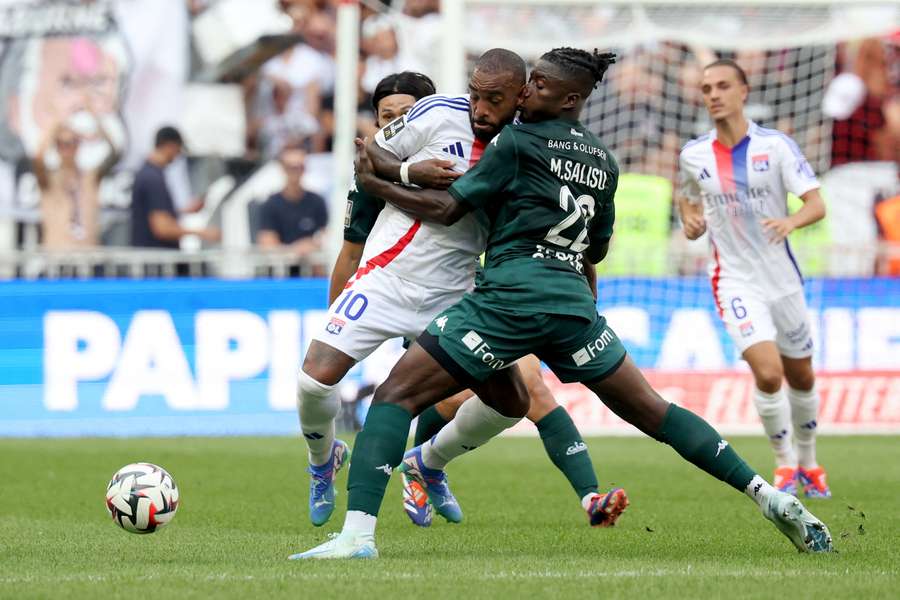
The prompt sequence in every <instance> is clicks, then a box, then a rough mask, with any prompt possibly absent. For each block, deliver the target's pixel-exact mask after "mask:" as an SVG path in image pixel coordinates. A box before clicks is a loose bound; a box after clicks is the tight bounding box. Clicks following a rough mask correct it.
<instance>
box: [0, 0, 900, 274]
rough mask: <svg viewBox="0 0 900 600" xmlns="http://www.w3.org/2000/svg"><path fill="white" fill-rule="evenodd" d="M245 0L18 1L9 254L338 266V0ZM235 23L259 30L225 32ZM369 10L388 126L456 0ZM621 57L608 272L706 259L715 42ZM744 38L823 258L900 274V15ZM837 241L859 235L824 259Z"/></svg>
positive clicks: (591, 115)
mask: <svg viewBox="0 0 900 600" xmlns="http://www.w3.org/2000/svg"><path fill="white" fill-rule="evenodd" d="M241 3H242V0H187V1H186V3H185V0H159V3H158V4H156V5H154V4H153V3H152V0H118V2H117V0H107V1H105V2H103V1H99V0H98V1H96V2H43V3H35V2H31V1H30V0H18V1H17V0H5V2H2V3H0V11H5V13H4V15H3V16H4V19H3V20H4V21H5V23H6V24H5V25H2V26H0V45H2V47H3V54H2V61H0V109H2V110H3V111H4V115H5V117H6V123H5V124H4V126H3V127H2V129H0V146H2V147H3V148H2V150H0V159H2V160H3V161H4V164H3V167H2V169H0V219H3V218H4V215H6V217H7V220H8V221H9V222H10V223H12V224H13V226H12V227H11V229H10V233H9V234H8V235H7V236H6V238H5V240H4V237H3V236H0V244H4V245H5V246H6V247H4V248H0V252H3V251H4V250H7V249H10V250H11V249H21V250H26V251H27V250H33V249H36V248H44V249H46V250H50V251H58V252H67V251H71V250H73V249H90V248H97V247H101V246H108V247H123V246H129V245H131V246H140V247H147V248H155V249H178V248H181V249H184V250H192V249H198V248H200V247H213V248H214V247H217V245H218V244H220V243H222V241H223V240H224V241H225V242H228V243H230V245H231V246H232V247H241V246H242V245H243V247H247V248H257V249H260V251H261V252H262V251H264V252H279V253H281V254H282V255H287V256H289V257H290V260H291V261H294V262H296V263H297V264H298V265H306V267H308V268H303V269H295V270H293V271H292V272H293V273H295V274H311V275H323V274H326V273H327V270H328V265H327V264H325V263H326V260H325V258H324V254H323V253H322V251H321V250H322V244H323V236H324V232H325V230H326V227H327V225H328V223H329V218H330V220H331V222H332V223H335V222H337V223H338V225H340V224H341V222H342V219H340V217H342V211H343V206H334V205H332V204H331V202H330V197H331V193H332V191H333V190H332V189H331V175H330V174H331V170H332V162H331V160H332V159H331V149H332V137H333V134H334V125H335V117H334V110H333V108H334V88H335V76H336V64H335V50H336V14H337V12H336V11H337V5H338V4H339V3H338V1H337V0H278V1H277V2H275V1H274V0H253V1H250V2H246V1H244V2H243V4H244V5H245V6H244V10H243V12H242V11H241V10H237V9H236V8H235V7H236V6H238V5H239V4H241ZM162 4H166V8H165V9H162V8H160V7H161V6H162ZM122 5H127V6H125V8H123V7H122ZM229 5H230V6H229ZM48 6H49V7H52V6H57V7H64V8H66V7H68V8H71V9H72V10H73V11H75V10H80V11H81V12H77V13H72V14H69V15H68V17H72V16H73V15H76V16H77V17H78V19H81V20H80V21H78V19H76V20H75V21H73V22H78V23H81V24H80V25H78V27H80V28H81V29H76V28H74V27H75V26H74V25H67V26H65V27H62V26H60V25H59V22H58V20H57V21H54V18H57V19H58V17H54V16H53V14H50V13H49V12H48V11H50V8H48ZM73 7H74V8H73ZM263 8H265V10H263ZM60 10H62V9H60ZM29 11H31V12H29ZM104 11H105V12H104ZM141 11H144V12H143V13H141ZM160 11H163V15H162V17H159V15H158V14H157V13H159V12H160ZM36 15H37V16H40V17H41V18H43V19H45V22H46V23H45V26H44V27H43V29H41V28H39V27H37V25H34V24H33V23H34V22H38V21H39V20H35V19H34V18H33V17H35V16H36ZM234 15H237V17H235V16H234ZM151 17H153V19H151ZM229 18H230V19H232V20H233V19H235V18H238V19H241V18H243V19H246V20H247V21H246V29H247V30H248V31H251V32H257V33H259V34H260V35H258V36H256V37H254V38H252V39H247V40H231V42H232V43H231V45H230V46H228V45H222V40H221V37H222V35H221V33H220V32H221V31H223V30H224V29H223V27H224V25H223V23H225V22H226V21H227V19H229ZM360 18H361V28H360V29H361V38H360V67H359V111H358V119H357V129H358V131H359V133H360V135H371V134H372V133H373V132H374V117H373V114H372V108H371V106H370V94H371V92H372V90H373V89H374V87H375V85H376V84H377V82H378V81H379V80H380V79H381V78H382V77H384V76H385V75H388V74H390V73H393V72H397V71H403V70H413V71H420V72H423V73H426V74H428V75H430V76H432V78H435V79H437V77H436V75H437V73H438V69H439V64H440V57H439V56H438V52H439V48H440V47H441V33H442V32H441V15H440V0H393V1H392V2H379V1H377V0H371V1H368V0H367V1H365V2H362V3H361V15H360ZM29 19H31V21H29ZM91 19H94V21H91ZM154 19H155V20H154ZM70 21H71V19H70ZM251 21H252V22H251ZM134 22H138V24H137V25H136V24H135V23H134ZM111 24H115V26H114V27H113V25H111ZM16 27H18V29H16ZM60 28H62V30H60ZM67 28H68V29H67ZM217 28H218V29H217ZM233 29H241V28H240V27H237V28H233ZM139 30H142V31H146V32H149V33H145V34H144V37H143V38H142V37H141V36H140V35H139V34H138V33H137V32H138V31H139ZM220 46H221V47H220ZM235 47H237V48H239V50H238V51H233V50H232V49H233V48H235ZM273 48H274V49H275V50H276V51H273ZM547 49H549V47H548V48H547ZM620 52H621V54H622V55H621V59H620V60H619V62H618V63H617V64H616V65H615V66H614V67H613V68H611V69H610V71H609V75H608V81H606V82H605V83H604V85H602V86H601V87H600V88H599V89H598V91H597V92H596V94H595V97H594V98H592V100H591V102H590V103H589V105H588V108H587V111H586V113H585V115H584V120H585V121H586V123H587V124H588V126H590V127H592V128H593V129H594V130H595V131H597V133H599V134H600V136H601V139H603V140H604V141H605V142H606V143H607V144H608V145H610V146H611V147H612V148H613V150H614V152H615V153H616V155H617V157H618V158H619V162H620V164H621V167H622V171H623V173H626V174H627V175H628V177H626V178H625V179H623V183H624V185H622V186H621V189H620V194H619V196H618V198H617V210H618V211H619V215H620V217H619V221H618V224H617V225H618V228H617V236H618V237H619V238H620V239H621V245H620V247H621V248H622V250H620V252H619V254H620V256H621V257H622V259H621V262H620V263H618V264H617V263H615V261H613V262H612V263H611V266H610V267H609V273H612V274H617V273H618V274H626V273H637V274H649V275H653V274H669V273H673V272H675V273H684V274H688V273H697V272H699V271H700V270H701V269H702V260H700V259H699V257H700V255H701V254H702V251H701V250H699V249H698V248H699V247H698V246H693V247H692V246H691V245H689V244H687V243H686V241H685V240H684V239H683V236H681V234H680V232H679V231H678V220H677V215H674V214H673V210H672V201H673V197H672V194H673V182H674V181H675V179H676V168H677V156H678V151H679V149H680V147H681V146H682V145H683V144H684V143H685V142H686V141H687V140H688V139H690V138H691V137H696V136H697V135H699V134H701V133H703V132H704V131H706V130H708V129H709V128H710V127H711V123H709V122H708V120H707V118H706V113H705V110H704V108H703V105H702V98H701V96H700V91H699V82H700V77H701V73H702V66H703V65H704V64H706V63H708V62H710V61H711V60H713V59H714V58H715V57H716V56H717V55H716V54H715V53H714V52H712V51H710V50H709V49H706V48H700V47H689V46H685V45H680V44H668V43H657V44H652V45H647V46H642V47H637V48H628V49H620ZM719 55H722V54H721V53H720V54H719ZM725 55H726V56H729V57H733V58H735V59H736V60H737V61H738V62H739V63H740V64H741V65H742V66H743V68H744V69H746V71H747V73H748V76H749V79H750V85H751V90H752V91H751V95H750V98H749V100H748V110H747V113H748V116H749V117H751V118H753V119H755V120H757V121H759V122H760V123H761V124H763V125H765V126H769V127H776V128H778V129H780V130H782V131H785V132H786V133H789V134H790V135H792V136H794V137H795V138H796V139H797V141H798V143H799V144H800V146H801V148H803V149H804V151H805V152H806V154H807V156H808V158H809V159H810V161H811V162H812V164H813V165H814V167H815V168H816V170H817V172H819V173H820V176H821V178H822V181H823V184H824V186H825V193H826V197H827V199H828V207H829V211H830V214H829V218H828V220H827V222H826V223H825V224H823V225H822V226H821V227H819V228H818V229H817V230H813V231H812V232H811V233H809V234H808V241H809V243H810V244H811V248H812V251H810V252H808V254H809V256H810V257H811V258H810V261H811V264H812V271H813V274H817V273H818V274H831V275H871V274H891V275H900V256H897V255H892V254H891V253H890V252H888V253H884V252H879V251H878V250H877V248H878V247H879V244H881V245H880V247H882V248H883V247H890V244H891V243H893V244H898V245H900V186H898V179H897V169H898V165H900V30H898V31H897V32H896V33H895V34H894V35H892V36H886V37H883V38H870V39H864V40H857V41H852V42H846V43H841V44H838V45H836V46H828V47H823V46H811V47H806V48H799V49H784V50H782V51H741V52H736V53H731V54H728V53H726V54H725ZM260 57H264V60H263V59H261V58H260ZM176 64H177V65H181V66H178V67H175V66H173V65H176ZM223 83H224V84H227V85H221V84H223ZM185 90H186V91H185ZM439 91H441V92H446V93H454V94H455V93H462V92H464V90H439ZM185 107H187V108H185ZM216 115H219V116H218V117H217V116H216ZM222 115H224V117H223V116H222ZM229 115H230V118H229ZM336 216H337V217H338V218H337V219H336V218H335V217H336ZM648 246H651V247H653V248H654V249H655V250H654V252H655V253H654V252H649V253H647V252H642V251H641V249H645V248H647V247H648ZM826 246H827V247H831V248H844V249H845V250H842V251H841V252H839V253H837V254H838V256H836V257H835V258H834V259H832V260H827V259H822V260H820V261H819V262H818V263H817V262H816V258H815V256H816V255H817V254H818V252H817V248H823V247H826ZM614 247H615V246H614ZM860 249H862V250H860ZM657 250H658V252H656V251H657ZM635 253H638V254H641V255H642V256H644V257H645V259H644V262H641V261H638V262H635V259H634V258H633V255H634V254H635ZM851 254H852V255H853V260H849V259H848V258H847V257H848V256H849V255H851ZM615 255H616V252H613V253H611V258H613V257H615ZM672 255H678V256H684V257H687V258H685V259H679V260H677V261H674V262H673V260H672V259H671V256H672ZM648 261H649V262H648ZM654 261H655V262H654ZM651 263H652V264H651ZM807 268H808V269H809V268H810V267H809V266H807Z"/></svg>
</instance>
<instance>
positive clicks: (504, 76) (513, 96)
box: [469, 48, 525, 142]
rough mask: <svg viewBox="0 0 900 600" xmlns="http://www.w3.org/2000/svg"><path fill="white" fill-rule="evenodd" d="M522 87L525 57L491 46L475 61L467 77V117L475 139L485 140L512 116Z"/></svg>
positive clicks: (498, 130) (498, 131) (509, 121)
mask: <svg viewBox="0 0 900 600" xmlns="http://www.w3.org/2000/svg"><path fill="white" fill-rule="evenodd" d="M524 89H525V61H524V60H522V57H521V56H519V55H518V54H516V53H515V52H510V51H509V50H504V49H503V48H494V49H493V50H488V51H487V52H485V53H484V54H482V55H481V57H480V58H479V59H478V61H477V62H476V63H475V69H474V70H473V71H472V77H470V78H469V120H470V122H471V124H472V132H473V133H474V134H475V137H477V138H478V139H480V140H482V141H484V142H489V141H491V139H493V137H494V136H495V135H497V134H498V133H500V130H501V129H502V128H503V126H504V125H506V124H507V123H511V122H512V120H513V118H515V116H516V110H517V109H518V107H519V100H520V96H521V95H522V92H523V91H524Z"/></svg>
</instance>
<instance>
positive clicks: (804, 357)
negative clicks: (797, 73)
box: [679, 60, 831, 498]
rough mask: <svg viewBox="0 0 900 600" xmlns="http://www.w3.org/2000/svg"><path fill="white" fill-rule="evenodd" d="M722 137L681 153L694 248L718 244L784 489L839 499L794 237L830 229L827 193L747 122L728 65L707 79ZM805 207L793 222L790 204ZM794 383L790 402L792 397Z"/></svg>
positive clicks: (683, 200)
mask: <svg viewBox="0 0 900 600" xmlns="http://www.w3.org/2000/svg"><path fill="white" fill-rule="evenodd" d="M701 89H702V93H703V100H704V103H705V104H706V108H707V110H708V111H709V114H710V117H711V118H712V120H713V121H714V123H715V129H713V130H712V131H711V132H710V133H708V134H706V135H705V136H702V137H700V138H698V139H696V140H692V141H690V142H688V143H687V144H686V145H685V146H684V148H683V149H682V150H681V157H680V197H679V206H680V209H681V215H682V221H683V223H684V232H685V235H686V236H687V237H688V238H689V239H697V238H699V237H700V236H701V235H703V233H704V232H708V234H709V243H710V248H711V250H712V260H711V261H710V266H709V274H710V278H711V283H712V292H713V296H714V298H715V304H716V308H717V310H718V312H719V315H720V317H721V318H722V320H723V322H724V323H725V328H726V330H727V331H728V334H729V335H730V336H731V339H732V340H733V341H734V343H735V345H736V346H737V348H738V349H739V350H740V351H741V353H742V357H743V358H744V360H746V361H747V363H748V364H749V365H750V369H751V370H752V371H753V377H754V379H755V383H756V389H755V391H754V402H755V404H756V408H757V410H758V412H759V416H760V419H761V420H762V422H763V427H764V428H765V431H766V434H767V435H768V436H769V441H770V442H771V444H772V448H773V450H774V451H775V462H776V466H777V468H776V469H775V486H776V487H777V488H778V489H780V490H782V491H786V492H790V493H793V494H795V495H796V494H797V485H798V483H799V484H801V485H802V486H803V490H804V492H805V493H806V495H807V496H808V497H819V498H827V497H830V495H831V492H830V491H829V488H828V485H827V483H826V480H825V470H824V469H823V468H822V467H821V466H820V465H819V464H818V463H817V462H816V426H817V413H818V406H819V396H818V393H817V391H816V389H815V374H814V372H813V367H812V346H813V341H812V337H811V331H810V324H809V316H808V314H807V310H806V301H805V300H804V296H803V277H802V275H801V274H800V269H799V268H798V266H797V261H796V260H795V259H794V255H793V253H792V252H791V247H790V244H789V243H788V240H787V237H788V234H790V232H791V231H793V230H794V229H797V228H799V227H805V226H806V225H809V224H811V223H815V222H816V221H819V220H821V219H822V218H823V217H824V216H825V204H824V202H823V200H822V197H821V195H820V194H819V183H818V181H817V180H816V176H815V174H814V173H813V171H812V168H811V167H810V165H809V163H808V162H807V161H806V158H804V156H803V153H802V152H801V151H800V149H799V148H798V147H797V144H796V143H795V142H794V140H792V139H791V138H790V137H788V136H787V135H785V134H783V133H781V132H780V131H777V130H774V129H766V128H763V127H760V126H759V125H757V124H756V123H754V122H752V121H749V120H748V119H746V118H745V117H744V112H743V108H744V102H745V101H746V99H747V94H748V86H747V77H746V75H745V73H744V71H743V70H742V69H741V67H740V66H738V65H737V64H736V63H734V62H733V61H730V60H718V61H716V62H713V63H712V64H710V65H709V66H707V67H706V68H705V69H704V71H703V79H702V83H701ZM789 192H790V193H792V194H795V195H797V196H799V197H800V199H801V200H803V207H802V208H801V209H800V210H799V211H797V212H796V213H794V214H792V215H788V211H787V194H788V193H789ZM782 379H786V380H787V384H788V389H787V397H785V393H784V391H783V390H782Z"/></svg>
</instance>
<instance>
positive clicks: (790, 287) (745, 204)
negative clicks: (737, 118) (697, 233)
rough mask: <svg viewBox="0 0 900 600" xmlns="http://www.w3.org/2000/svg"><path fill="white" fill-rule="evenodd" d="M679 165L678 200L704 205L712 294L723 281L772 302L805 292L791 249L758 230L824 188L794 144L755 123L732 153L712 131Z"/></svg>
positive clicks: (687, 147) (688, 150)
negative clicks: (796, 200)
mask: <svg viewBox="0 0 900 600" xmlns="http://www.w3.org/2000/svg"><path fill="white" fill-rule="evenodd" d="M679 166H680V169H679V170H680V173H679V178H680V192H681V195H682V196H683V197H685V198H687V200H688V201H690V202H691V203H694V204H698V203H700V202H702V203H703V215H704V217H705V218H706V228H707V231H708V232H709V241H710V247H711V250H712V259H711V261H710V264H709V274H710V277H711V278H712V283H713V292H714V293H717V291H718V286H719V282H720V281H722V280H727V281H729V282H738V283H742V284H748V285H753V286H754V287H757V289H759V291H760V293H762V294H764V296H765V297H768V298H780V297H782V296H786V295H788V294H792V293H794V292H796V291H797V290H800V289H802V288H803V277H802V275H801V274H800V268H799V267H798V266H797V261H796V260H795V259H794V254H793V252H791V247H790V244H788V242H787V240H785V241H784V242H780V243H777V244H773V243H772V242H770V241H769V236H768V234H767V231H766V230H765V229H763V226H762V223H761V220H762V219H768V218H773V219H780V218H783V217H786V216H787V214H788V211H787V194H788V192H791V193H793V194H796V195H797V196H800V195H802V194H805V193H806V192H808V191H810V190H813V189H816V188H818V187H819V182H818V181H817V180H816V175H815V173H813V170H812V168H811V167H810V165H809V163H808V162H807V160H806V158H804V156H803V153H802V152H801V151H800V148H799V147H798V146H797V144H796V142H794V140H792V139H791V138H790V137H788V136H787V135H785V134H783V133H781V132H780V131H777V130H775V129H766V128H764V127H760V126H759V125H757V124H756V123H754V122H752V121H750V123H749V128H748V130H747V135H746V136H745V137H744V139H742V140H741V141H740V142H738V144H737V145H735V146H734V147H732V148H728V147H726V146H725V145H724V144H722V143H721V142H719V141H718V140H717V139H716V131H715V129H714V130H712V131H711V132H710V133H708V134H706V135H704V136H702V137H700V138H698V139H695V140H691V141H690V142H688V143H687V144H685V146H684V147H683V148H682V149H681V156H680V160H679Z"/></svg>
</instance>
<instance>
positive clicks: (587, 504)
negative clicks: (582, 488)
mask: <svg viewBox="0 0 900 600" xmlns="http://www.w3.org/2000/svg"><path fill="white" fill-rule="evenodd" d="M596 495H597V493H596V492H591V493H590V494H585V496H584V498H582V499H581V506H582V508H584V510H587V509H589V508H590V507H591V500H592V499H593V498H594V496H596Z"/></svg>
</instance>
